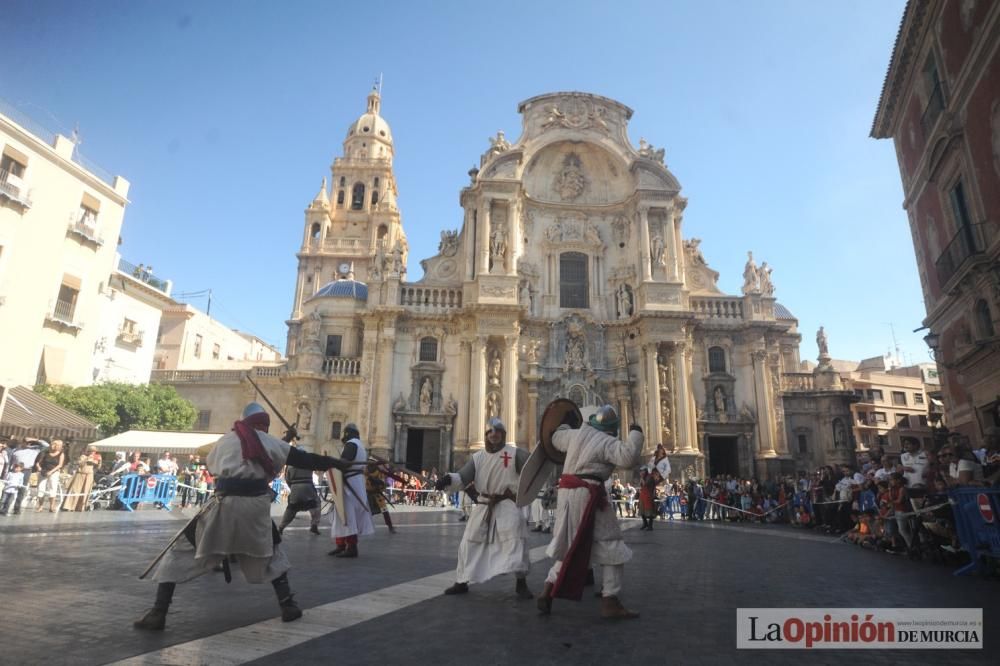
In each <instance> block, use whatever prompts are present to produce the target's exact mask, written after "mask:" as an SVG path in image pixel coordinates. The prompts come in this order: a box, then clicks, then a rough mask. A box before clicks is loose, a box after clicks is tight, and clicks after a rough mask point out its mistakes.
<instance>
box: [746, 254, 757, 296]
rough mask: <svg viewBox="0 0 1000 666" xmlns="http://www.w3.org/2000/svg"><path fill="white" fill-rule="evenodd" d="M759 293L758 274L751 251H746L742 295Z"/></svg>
mask: <svg viewBox="0 0 1000 666" xmlns="http://www.w3.org/2000/svg"><path fill="white" fill-rule="evenodd" d="M759 293H760V275H759V274H758V272H757V264H755V263H754V261H753V252H747V263H746V266H744V267H743V295H744V296H746V295H748V294H759Z"/></svg>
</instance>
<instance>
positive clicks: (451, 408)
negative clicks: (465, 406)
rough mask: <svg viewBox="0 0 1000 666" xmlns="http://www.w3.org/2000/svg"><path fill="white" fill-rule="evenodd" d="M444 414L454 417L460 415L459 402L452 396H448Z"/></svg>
mask: <svg viewBox="0 0 1000 666" xmlns="http://www.w3.org/2000/svg"><path fill="white" fill-rule="evenodd" d="M444 412H445V414H451V415H452V416H454V415H456V414H458V402H457V401H456V400H455V397H454V396H453V395H451V394H448V402H447V403H445V406H444Z"/></svg>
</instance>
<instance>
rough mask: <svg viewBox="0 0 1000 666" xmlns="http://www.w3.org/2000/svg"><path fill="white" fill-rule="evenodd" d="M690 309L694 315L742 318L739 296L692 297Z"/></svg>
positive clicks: (731, 318) (732, 318) (710, 317)
mask: <svg viewBox="0 0 1000 666" xmlns="http://www.w3.org/2000/svg"><path fill="white" fill-rule="evenodd" d="M691 309H692V310H693V311H694V314H695V316H696V317H705V318H708V319H730V320H739V319H743V299H740V298H692V299H691Z"/></svg>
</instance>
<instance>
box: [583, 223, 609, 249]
mask: <svg viewBox="0 0 1000 666" xmlns="http://www.w3.org/2000/svg"><path fill="white" fill-rule="evenodd" d="M586 226H587V228H586V229H585V230H584V232H583V237H584V239H586V241H587V242H588V243H593V244H594V245H600V244H601V243H603V242H604V241H602V240H601V232H600V231H598V229H597V227H595V226H594V225H593V224H591V223H590V222H587V223H586Z"/></svg>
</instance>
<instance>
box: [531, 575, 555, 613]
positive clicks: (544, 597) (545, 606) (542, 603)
mask: <svg viewBox="0 0 1000 666" xmlns="http://www.w3.org/2000/svg"><path fill="white" fill-rule="evenodd" d="M554 587H555V586H554V585H553V584H552V583H545V587H544V588H543V589H542V593H541V594H540V595H538V599H537V600H536V603H537V605H538V612H539V613H541V614H542V615H548V614H549V613H551V612H552V589H553V588H554Z"/></svg>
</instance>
